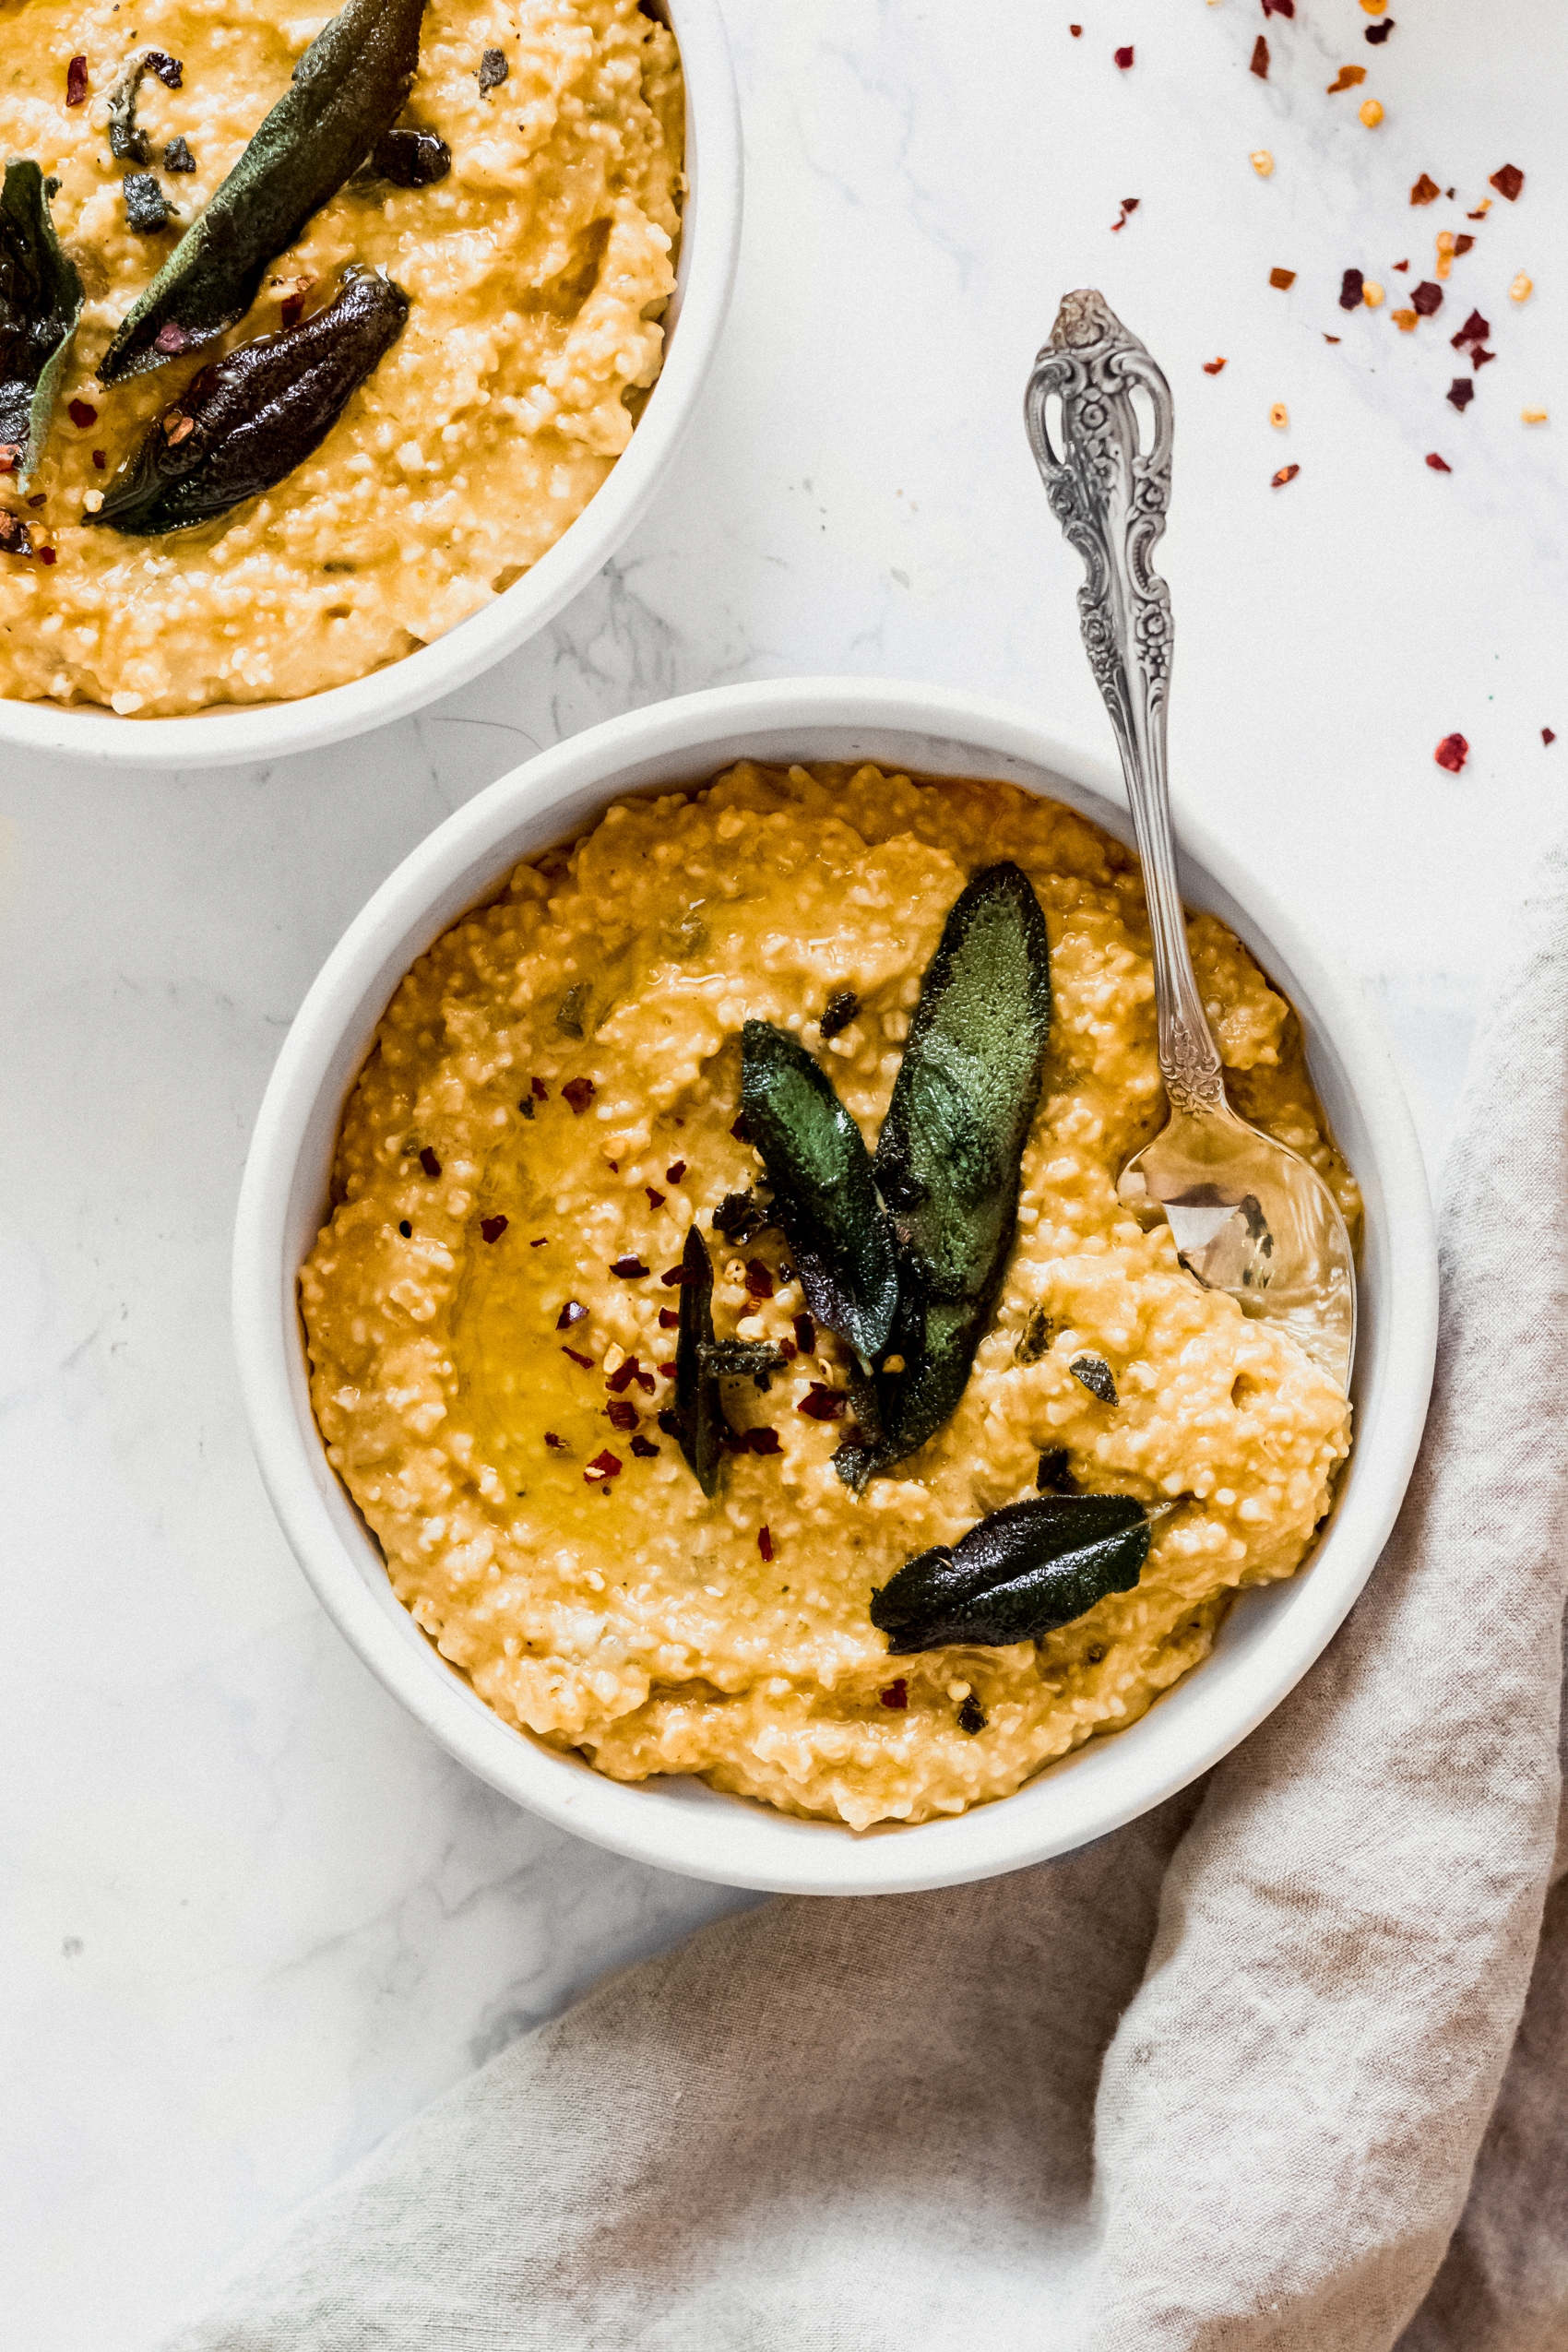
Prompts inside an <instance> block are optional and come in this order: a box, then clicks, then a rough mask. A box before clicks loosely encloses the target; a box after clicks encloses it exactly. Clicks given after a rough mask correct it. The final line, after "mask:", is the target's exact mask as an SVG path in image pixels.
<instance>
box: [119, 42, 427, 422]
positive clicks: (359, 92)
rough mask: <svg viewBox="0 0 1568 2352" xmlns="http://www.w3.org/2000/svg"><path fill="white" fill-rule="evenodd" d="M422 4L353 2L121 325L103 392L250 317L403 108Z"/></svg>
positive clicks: (298, 69) (313, 49)
mask: <svg viewBox="0 0 1568 2352" xmlns="http://www.w3.org/2000/svg"><path fill="white" fill-rule="evenodd" d="M423 15H424V0H348V6H346V7H345V8H344V9H343V10H342V12H341V13H340V14H339V16H336V17H334V18H333V19H332V21H331V23H330V24H328V25H326V26H324V27H323V29H322V30H321V31H320V32H318V33H317V35H316V37H315V40H314V41H313V42H311V45H310V47H309V48H308V49H307V50H306V51H305V53H304V55H303V57H302V58H301V59H300V62H299V64H298V65H296V66H295V68H294V76H293V79H292V81H291V83H290V86H289V88H288V89H286V90H285V91H284V93H283V95H282V97H281V98H280V99H279V101H278V103H277V105H276V106H274V108H273V109H272V112H271V113H269V114H268V115H267V119H266V121H265V122H264V123H263V124H262V125H261V126H260V128H259V129H258V130H257V132H256V133H255V137H253V138H252V140H251V142H250V144H249V146H248V147H247V148H245V151H244V154H243V155H242V156H241V158H240V160H239V161H238V162H237V163H236V164H235V166H234V168H233V170H232V172H230V174H229V176H228V178H227V179H226V180H225V181H224V182H223V184H222V185H221V186H220V188H219V189H218V191H217V193H216V194H215V195H214V196H213V198H212V200H211V202H210V203H209V204H208V206H207V207H206V208H205V210H204V211H203V212H202V213H201V214H200V215H199V217H198V218H197V219H196V220H195V221H193V223H192V224H191V226H190V228H189V229H187V230H186V232H185V233H184V236H183V237H182V238H181V240H180V242H179V244H177V245H176V246H175V248H174V250H173V252H172V254H171V255H170V256H169V258H168V260H167V261H166V262H165V263H164V265H163V267H162V268H161V269H160V271H159V273H158V275H157V277H156V278H155V279H153V281H152V283H151V285H150V286H148V289H147V291H146V292H145V293H143V294H142V295H141V296H140V297H139V299H138V300H137V302H136V303H133V304H132V306H131V308H130V310H129V311H128V312H127V314H126V315H125V318H124V319H123V321H122V322H121V325H120V327H119V330H118V332H117V333H116V335H115V337H114V339H113V342H112V343H111V344H110V346H109V349H108V350H107V351H106V352H105V353H104V355H103V357H102V359H101V361H100V362H99V366H98V378H99V382H100V383H101V384H117V383H119V381H120V380H121V378H122V377H124V376H127V375H137V374H140V373H141V372H142V370H143V369H144V368H149V367H159V366H161V364H162V362H164V360H166V359H168V358H170V357H172V356H175V355H177V354H178V353H180V352H183V351H189V350H197V349H199V348H200V346H201V345H203V344H204V343H210V342H212V341H214V340H215V339H216V338H217V337H218V336H220V335H221V334H222V333H223V332H224V331H225V329H226V328H228V327H232V326H233V324H234V322H235V320H236V319H238V318H243V317H244V314H245V312H246V311H247V310H248V309H249V308H250V306H251V303H253V302H254V301H255V294H256V289H257V288H258V287H259V286H260V284H261V279H262V273H263V272H264V270H265V269H266V267H267V264H268V262H270V261H273V260H275V259H276V257H277V256H278V255H279V254H280V253H283V252H284V251H286V249H287V248H288V247H289V246H290V245H291V244H293V242H294V240H295V238H296V237H297V236H298V235H299V233H300V232H301V230H302V229H303V227H304V225H305V223H306V221H307V220H310V218H311V216H312V215H313V214H314V213H316V212H319V211H320V209H321V208H322V206H323V205H324V204H326V203H327V202H328V201H329V200H330V198H331V197H333V196H336V195H337V193H338V191H339V188H340V187H341V186H342V185H343V184H344V182H345V181H346V180H347V179H348V178H349V176H350V173H351V172H353V171H354V170H355V169H356V167H357V166H358V165H359V164H361V163H362V162H363V160H364V159H365V157H366V156H367V155H369V154H370V152H371V150H372V149H373V148H374V146H375V144H376V142H377V140H378V139H379V138H380V137H381V135H382V133H383V132H384V131H386V130H389V129H390V128H391V126H392V125H393V124H394V123H395V122H396V121H397V119H398V115H399V114H400V113H402V111H403V105H404V102H405V101H406V100H407V98H408V94H409V89H410V84H411V82H412V80H413V77H414V70H415V67H416V66H417V65H418V64H419V47H420V23H421V19H422V17H423Z"/></svg>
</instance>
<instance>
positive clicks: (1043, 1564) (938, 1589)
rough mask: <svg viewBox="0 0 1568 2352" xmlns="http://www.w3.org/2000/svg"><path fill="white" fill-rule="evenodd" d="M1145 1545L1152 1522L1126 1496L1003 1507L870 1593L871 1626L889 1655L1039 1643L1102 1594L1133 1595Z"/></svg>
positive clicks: (1054, 1498)
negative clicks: (880, 1635) (881, 1637)
mask: <svg viewBox="0 0 1568 2352" xmlns="http://www.w3.org/2000/svg"><path fill="white" fill-rule="evenodd" d="M1148 1547H1149V1515H1148V1513H1147V1511H1146V1509H1145V1507H1144V1505H1143V1504H1142V1503H1139V1502H1138V1501H1137V1500H1136V1499H1135V1498H1134V1496H1133V1495H1130V1494H1042V1495H1040V1496H1039V1497H1038V1498H1036V1499H1032V1500H1031V1501H1029V1502H1028V1503H1008V1504H1007V1505H1006V1507H1005V1508H1004V1510H1001V1511H993V1512H992V1514H991V1516H990V1517H989V1518H988V1519H982V1520H981V1521H980V1524H979V1526H973V1527H971V1528H970V1529H969V1532H968V1535H967V1536H964V1537H963V1538H961V1539H960V1540H959V1541H958V1542H957V1543H956V1544H954V1545H953V1546H952V1547H951V1549H950V1548H949V1547H948V1546H947V1545H946V1544H937V1545H935V1546H934V1547H933V1548H932V1550H930V1551H922V1552H921V1554H920V1555H919V1557H918V1558H916V1559H914V1560H911V1561H909V1562H907V1563H906V1564H905V1566H903V1567H902V1568H900V1569H899V1571H898V1573H897V1575H896V1576H894V1577H891V1578H890V1579H889V1581H888V1582H887V1583H886V1584H885V1585H884V1586H882V1588H881V1590H880V1591H878V1592H875V1593H873V1595H872V1600H871V1621H872V1623H873V1625H874V1626H875V1627H876V1628H877V1631H878V1632H879V1633H885V1634H886V1636H887V1646H888V1649H889V1651H890V1652H891V1653H892V1655H893V1656H894V1657H908V1656H909V1655H910V1654H911V1653H912V1652H914V1651H916V1650H934V1649H945V1648H947V1647H948V1646H949V1645H955V1644H966V1645H971V1646H975V1645H978V1646H980V1647H984V1648H990V1649H995V1648H1001V1647H1004V1645H1006V1644H1007V1643H1009V1642H1035V1641H1039V1638H1040V1636H1041V1635H1042V1634H1043V1633H1052V1632H1053V1631H1054V1630H1055V1629H1056V1627H1057V1626H1059V1625H1070V1624H1071V1623H1072V1622H1073V1621H1074V1620H1075V1618H1078V1617H1082V1616H1084V1615H1085V1614H1086V1612H1087V1610H1091V1609H1092V1608H1093V1607H1094V1605H1095V1603H1096V1602H1097V1601H1099V1600H1103V1599H1104V1598H1105V1596H1106V1594H1107V1593H1124V1592H1129V1591H1131V1589H1132V1587H1133V1586H1134V1585H1135V1584H1136V1583H1137V1581H1138V1578H1139V1576H1140V1575H1141V1574H1142V1573H1143V1566H1144V1562H1145V1561H1146V1559H1147V1558H1148Z"/></svg>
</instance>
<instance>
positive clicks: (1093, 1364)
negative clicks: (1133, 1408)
mask: <svg viewBox="0 0 1568 2352" xmlns="http://www.w3.org/2000/svg"><path fill="white" fill-rule="evenodd" d="M1067 1369H1068V1371H1069V1372H1071V1373H1072V1375H1073V1378H1074V1379H1075V1381H1076V1382H1077V1383H1078V1384H1079V1386H1080V1387H1082V1388H1087V1390H1088V1392H1089V1395H1090V1396H1097V1397H1098V1398H1099V1402H1100V1403H1101V1404H1102V1405H1119V1404H1120V1403H1121V1401H1122V1400H1121V1398H1120V1397H1119V1396H1117V1394H1116V1376H1115V1374H1114V1372H1112V1371H1111V1366H1110V1365H1109V1364H1108V1363H1107V1362H1106V1360H1105V1358H1104V1357H1103V1356H1075V1357H1074V1359H1073V1360H1072V1362H1071V1363H1070V1364H1069V1365H1068V1367H1067Z"/></svg>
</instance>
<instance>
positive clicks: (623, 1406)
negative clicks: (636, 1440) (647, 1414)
mask: <svg viewBox="0 0 1568 2352" xmlns="http://www.w3.org/2000/svg"><path fill="white" fill-rule="evenodd" d="M604 1409H605V1411H606V1413H607V1414H608V1415H609V1417H610V1426H611V1428H612V1429H624V1430H626V1431H631V1430H635V1429H636V1426H637V1423H638V1421H639V1420H640V1419H641V1415H640V1414H639V1413H638V1411H637V1408H636V1406H635V1405H634V1404H632V1403H631V1402H630V1401H629V1400H623V1399H622V1398H621V1397H619V1396H614V1397H612V1399H611V1401H610V1403H609V1404H608V1405H606V1407H605V1408H604Z"/></svg>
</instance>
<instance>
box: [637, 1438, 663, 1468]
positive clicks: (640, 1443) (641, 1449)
mask: <svg viewBox="0 0 1568 2352" xmlns="http://www.w3.org/2000/svg"><path fill="white" fill-rule="evenodd" d="M632 1451H633V1453H634V1454H635V1455H636V1456H637V1458H638V1459H639V1461H643V1462H651V1461H652V1460H653V1458H654V1456H655V1455H657V1454H658V1452H659V1448H658V1446H657V1445H655V1444H653V1443H651V1442H650V1441H649V1440H648V1439H647V1438H646V1437H634V1438H633V1440H632Z"/></svg>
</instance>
